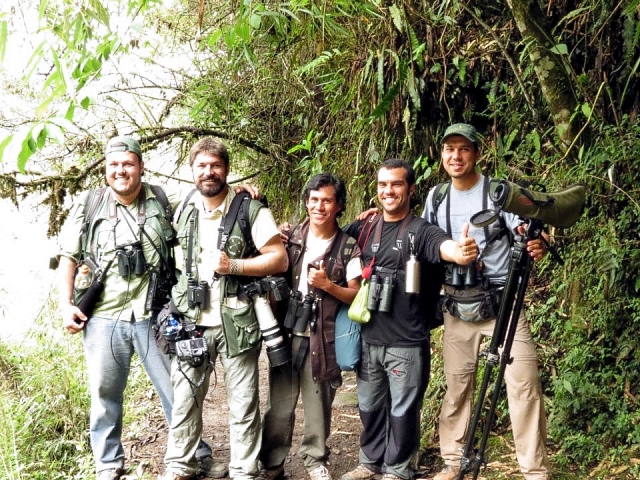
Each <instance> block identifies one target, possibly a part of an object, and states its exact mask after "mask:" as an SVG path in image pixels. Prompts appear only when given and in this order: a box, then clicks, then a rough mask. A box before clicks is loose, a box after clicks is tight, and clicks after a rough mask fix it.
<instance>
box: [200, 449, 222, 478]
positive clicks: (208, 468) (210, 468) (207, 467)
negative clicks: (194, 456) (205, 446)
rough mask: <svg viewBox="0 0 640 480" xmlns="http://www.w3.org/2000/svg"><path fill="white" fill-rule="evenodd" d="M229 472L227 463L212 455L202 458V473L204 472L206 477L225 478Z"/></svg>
mask: <svg viewBox="0 0 640 480" xmlns="http://www.w3.org/2000/svg"><path fill="white" fill-rule="evenodd" d="M228 472H229V468H227V464H226V463H225V462H220V461H218V460H216V459H215V458H213V457H212V456H211V455H209V456H207V457H203V458H202V459H201V460H200V473H204V476H205V477H210V478H224V477H226V476H227V473H228Z"/></svg>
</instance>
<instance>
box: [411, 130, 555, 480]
mask: <svg viewBox="0 0 640 480" xmlns="http://www.w3.org/2000/svg"><path fill="white" fill-rule="evenodd" d="M441 158H442V166H443V167H444V169H445V170H446V172H447V173H448V174H449V177H450V179H451V182H450V183H449V184H448V186H446V184H444V185H445V187H444V188H446V193H445V192H443V190H442V189H441V188H442V187H441V186H440V185H439V186H437V187H435V188H433V189H432V190H431V191H430V192H429V194H428V196H427V200H426V203H425V208H424V212H423V214H422V217H423V218H425V219H427V220H429V221H430V222H431V223H433V224H436V225H438V226H440V227H441V228H443V229H444V230H446V231H447V234H448V235H449V236H451V237H453V238H457V237H456V236H459V235H460V233H461V232H462V228H463V225H464V224H466V223H469V221H470V218H471V216H472V215H473V214H475V213H477V212H479V211H480V210H483V209H486V208H487V207H488V206H489V207H491V206H493V204H492V203H491V201H490V200H491V199H490V198H489V183H488V182H489V179H488V178H486V177H484V176H483V175H482V174H480V173H479V172H478V171H477V170H476V164H477V162H478V159H479V158H480V147H479V142H478V134H477V132H476V129H475V128H474V127H473V126H472V125H469V124H466V123H457V124H454V125H451V126H450V127H449V128H447V129H446V131H445V134H444V137H443V139H442V156H441ZM434 196H436V197H434ZM500 215H501V217H502V219H501V220H500V221H496V222H494V223H493V224H491V225H489V226H487V227H479V228H477V227H473V226H471V227H470V229H469V236H472V237H473V238H475V239H476V241H477V243H478V246H479V248H480V255H479V257H478V258H479V259H481V261H478V262H475V263H474V264H473V265H472V266H470V267H466V268H472V270H471V271H467V270H466V268H465V269H460V268H459V267H456V266H453V265H451V266H450V267H449V268H448V269H447V273H446V275H445V287H444V290H445V305H446V307H447V311H445V312H444V337H443V347H442V350H443V359H444V371H445V375H446V382H447V392H446V394H445V398H444V402H443V405H442V411H441V413H440V422H439V429H440V452H441V454H442V457H443V458H444V461H445V467H444V469H443V471H442V472H440V473H439V474H437V475H436V476H435V477H434V480H452V479H455V478H457V476H458V474H459V471H460V460H461V451H462V449H463V447H464V442H465V440H466V438H465V436H466V432H467V427H468V425H469V420H470V418H471V410H472V401H473V397H474V387H475V377H476V369H477V365H478V350H479V348H480V344H481V343H482V341H483V339H484V338H485V337H487V336H491V335H492V334H493V330H494V326H495V321H496V315H495V314H496V313H497V311H498V307H499V298H500V294H501V292H502V289H504V285H505V282H506V278H507V273H508V270H509V258H510V254H509V251H510V247H511V239H512V235H511V234H510V232H508V230H510V229H511V230H512V229H514V228H516V227H518V225H519V219H518V217H517V216H515V215H513V214H511V213H506V212H504V211H503V212H501V213H500ZM527 250H528V252H529V254H530V255H531V256H532V258H533V259H534V260H539V259H540V258H542V256H543V255H544V254H545V253H546V249H545V246H544V244H543V242H542V241H541V240H540V239H536V240H530V241H529V242H528V243H527ZM467 274H470V275H467ZM476 291H477V292H481V291H483V292H486V293H487V294H488V295H486V296H484V298H486V299H493V302H492V303H494V305H490V306H489V307H490V308H488V309H487V310H490V309H491V308H492V309H493V313H492V314H490V315H488V316H487V315H481V314H479V313H478V314H476V311H472V309H469V308H468V304H462V303H457V300H456V299H458V298H460V297H461V296H464V295H468V294H469V293H474V292H476ZM484 317H486V318H484ZM511 353H512V356H513V362H512V363H511V364H509V365H508V366H507V368H506V372H505V383H506V386H507V397H508V401H509V414H510V416H511V423H512V429H513V437H514V441H515V447H516V454H517V457H518V462H519V463H520V469H521V471H522V474H523V475H524V477H525V478H526V479H527V480H533V479H536V480H543V479H548V478H549V475H550V473H549V463H548V460H547V452H546V448H545V442H546V419H545V413H544V400H543V396H542V388H541V386H540V377H539V375H538V360H537V356H536V351H535V346H534V344H533V339H532V336H531V330H530V327H529V325H528V323H527V320H526V319H525V317H524V315H521V316H520V318H519V319H518V326H517V330H516V333H515V337H514V342H513V347H512V352H511Z"/></svg>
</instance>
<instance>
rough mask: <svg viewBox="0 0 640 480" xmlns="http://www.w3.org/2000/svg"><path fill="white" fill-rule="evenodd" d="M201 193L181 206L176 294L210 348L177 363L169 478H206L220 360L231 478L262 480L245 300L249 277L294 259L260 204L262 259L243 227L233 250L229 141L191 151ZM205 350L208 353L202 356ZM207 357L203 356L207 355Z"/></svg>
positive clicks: (254, 215)
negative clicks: (209, 406) (202, 473)
mask: <svg viewBox="0 0 640 480" xmlns="http://www.w3.org/2000/svg"><path fill="white" fill-rule="evenodd" d="M189 162H190V165H191V168H192V172H193V179H194V182H195V185H196V191H195V192H194V193H193V195H191V196H190V197H188V198H187V199H186V200H185V201H183V203H182V204H181V205H180V207H179V208H178V209H177V211H176V214H175V218H174V223H175V226H176V231H177V239H178V241H179V243H180V245H179V247H178V246H177V247H176V249H175V253H176V268H177V276H178V284H177V285H176V286H175V287H174V289H173V301H174V303H175V307H176V308H177V310H178V311H179V312H180V313H181V314H182V328H183V330H184V331H189V332H191V333H190V338H191V339H192V340H194V341H196V344H197V345H198V346H202V347H204V350H206V351H205V352H204V353H203V355H198V356H197V357H198V358H195V357H194V358H190V357H189V355H184V352H183V354H180V352H179V354H178V355H177V356H174V357H173V359H172V365H171V370H172V372H171V373H172V377H171V378H172V383H173V391H174V398H175V401H174V406H173V412H172V423H171V429H170V432H169V439H168V445H167V453H166V455H165V463H166V465H167V470H166V472H165V474H164V475H162V476H161V477H160V478H161V480H189V479H192V478H195V477H196V476H197V474H198V463H197V461H196V459H195V453H196V450H197V447H198V439H199V438H200V435H201V433H202V405H203V402H204V398H205V396H206V393H207V390H208V388H209V377H210V375H211V371H212V365H213V363H214V362H215V359H216V358H217V357H220V360H221V363H222V366H223V368H224V383H225V387H226V390H227V402H228V404H229V424H230V425H229V427H230V435H229V443H230V462H229V475H230V477H231V478H233V479H237V480H247V479H256V478H259V468H258V455H259V452H260V445H261V442H260V413H259V398H258V357H259V354H260V350H261V342H260V338H261V337H260V328H259V326H258V321H257V319H256V316H255V312H254V305H253V303H252V300H251V298H247V297H246V295H244V296H243V295H242V284H244V283H247V281H248V280H250V279H247V278H246V277H255V278H256V279H260V278H263V277H265V276H267V275H271V274H276V273H281V272H284V271H286V269H287V266H288V259H287V254H286V252H285V250H284V246H283V245H282V243H281V241H280V236H279V232H278V228H277V226H276V223H275V221H274V219H273V216H272V215H271V212H270V211H269V210H268V209H267V208H264V207H263V206H262V204H260V202H258V201H256V200H252V201H251V204H250V206H249V221H250V222H249V223H250V225H251V237H252V238H251V240H252V243H253V245H254V246H255V249H257V251H258V252H259V254H258V255H257V256H254V257H251V258H248V257H247V256H248V252H249V249H248V241H247V240H248V239H245V238H244V236H243V234H242V231H241V229H240V227H239V225H238V222H236V223H235V225H234V227H233V229H232V230H231V231H230V233H229V237H228V241H227V242H226V244H225V248H224V249H223V250H220V249H219V248H218V236H219V227H220V226H221V223H222V220H223V218H224V217H225V216H226V215H228V214H229V208H230V206H231V203H232V200H233V198H234V196H235V194H234V192H233V191H232V190H231V189H230V188H229V185H228V184H227V175H228V174H229V153H228V151H227V149H226V147H225V145H224V144H222V142H220V141H219V140H217V139H214V138H208V137H207V138H203V139H201V140H199V141H198V142H196V143H195V144H194V145H193V147H192V148H191V151H190V153H189ZM198 353H201V352H198ZM200 357H202V358H200Z"/></svg>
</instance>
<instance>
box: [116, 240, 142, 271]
mask: <svg viewBox="0 0 640 480" xmlns="http://www.w3.org/2000/svg"><path fill="white" fill-rule="evenodd" d="M116 257H117V258H118V273H119V274H120V276H121V277H128V276H130V275H143V274H144V273H145V272H146V271H147V266H146V263H145V261H144V253H143V252H142V244H141V243H140V242H134V243H129V244H123V245H116Z"/></svg>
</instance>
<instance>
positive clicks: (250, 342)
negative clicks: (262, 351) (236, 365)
mask: <svg viewBox="0 0 640 480" xmlns="http://www.w3.org/2000/svg"><path fill="white" fill-rule="evenodd" d="M221 307H222V310H221V315H222V328H223V329H224V333H225V339H226V342H227V356H229V357H235V356H237V355H240V354H241V353H242V352H246V351H247V350H249V349H251V348H253V347H254V346H255V345H256V344H257V343H258V342H259V341H260V327H259V325H258V320H257V318H256V315H255V310H254V307H253V302H250V303H249V304H248V305H245V306H242V307H240V308H232V307H230V306H228V305H225V304H222V306H221Z"/></svg>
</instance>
